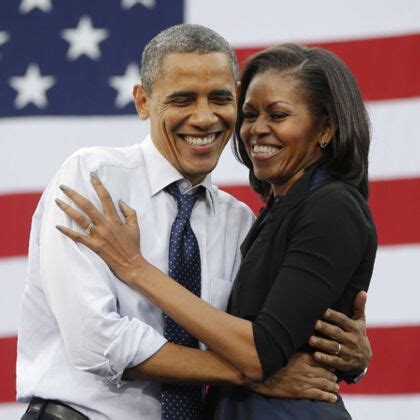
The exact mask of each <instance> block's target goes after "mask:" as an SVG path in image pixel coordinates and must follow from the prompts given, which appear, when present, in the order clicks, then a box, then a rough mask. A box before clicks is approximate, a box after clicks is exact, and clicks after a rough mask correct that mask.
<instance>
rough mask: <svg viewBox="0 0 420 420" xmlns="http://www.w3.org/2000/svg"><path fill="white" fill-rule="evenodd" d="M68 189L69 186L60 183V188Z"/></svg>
mask: <svg viewBox="0 0 420 420" xmlns="http://www.w3.org/2000/svg"><path fill="white" fill-rule="evenodd" d="M68 189H69V187H67V186H66V185H63V184H61V185H60V190H62V191H67V190H68Z"/></svg>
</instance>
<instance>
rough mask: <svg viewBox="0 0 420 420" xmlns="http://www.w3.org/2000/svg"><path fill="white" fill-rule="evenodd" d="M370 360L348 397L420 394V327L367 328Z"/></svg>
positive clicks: (5, 345) (10, 387) (10, 342)
mask: <svg viewBox="0 0 420 420" xmlns="http://www.w3.org/2000/svg"><path fill="white" fill-rule="evenodd" d="M368 335H369V338H370V341H371V343H372V348H373V353H374V356H373V360H372V363H371V364H370V366H369V372H368V374H367V375H366V377H365V378H364V379H363V381H361V382H360V383H358V384H357V385H351V386H349V385H346V384H341V385H340V387H341V392H343V393H347V394H349V393H350V394H409V393H419V392H420V381H419V380H418V372H420V361H419V359H418V357H416V355H418V354H420V326H415V327H397V328H370V329H369V331H368ZM0 360H1V361H2V363H1V365H0V377H1V378H2V380H1V381H0V403H5V402H12V401H14V400H15V363H16V338H15V337H8V338H1V339H0Z"/></svg>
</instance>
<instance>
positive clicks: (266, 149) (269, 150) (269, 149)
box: [252, 144, 280, 155]
mask: <svg viewBox="0 0 420 420" xmlns="http://www.w3.org/2000/svg"><path fill="white" fill-rule="evenodd" d="M279 150H280V148H278V147H273V146H260V145H258V144H255V145H254V146H252V151H253V153H266V154H269V155H274V154H275V153H277V152H278V151H279Z"/></svg>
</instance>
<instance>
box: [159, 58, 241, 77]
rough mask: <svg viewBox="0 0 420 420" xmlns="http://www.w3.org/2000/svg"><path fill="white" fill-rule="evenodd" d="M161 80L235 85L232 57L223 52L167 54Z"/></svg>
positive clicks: (161, 68) (161, 70)
mask: <svg viewBox="0 0 420 420" xmlns="http://www.w3.org/2000/svg"><path fill="white" fill-rule="evenodd" d="M159 79H166V80H167V81H175V80H176V81H177V82H181V81H183V82H188V81H189V80H191V81H193V80H200V81H201V83H212V82H218V83H221V82H223V83H229V84H230V83H233V84H234V83H235V79H234V74H233V69H232V63H231V60H230V57H229V56H228V55H227V54H225V53H223V52H210V53H205V54H199V53H195V52H193V53H170V54H167V55H166V56H165V57H164V58H163V59H162V61H161V63H160V71H159V73H158V75H157V77H156V81H159Z"/></svg>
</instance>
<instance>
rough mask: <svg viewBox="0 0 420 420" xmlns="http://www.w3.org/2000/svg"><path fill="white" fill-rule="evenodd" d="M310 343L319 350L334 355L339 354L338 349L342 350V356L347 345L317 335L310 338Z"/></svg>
mask: <svg viewBox="0 0 420 420" xmlns="http://www.w3.org/2000/svg"><path fill="white" fill-rule="evenodd" d="M309 344H310V345H311V346H313V347H316V348H317V350H321V351H323V352H325V353H329V354H332V355H334V356H337V351H340V356H342V355H343V351H345V346H339V345H338V343H337V341H333V340H328V339H326V338H321V337H317V336H315V335H313V336H312V337H310V338H309Z"/></svg>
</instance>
